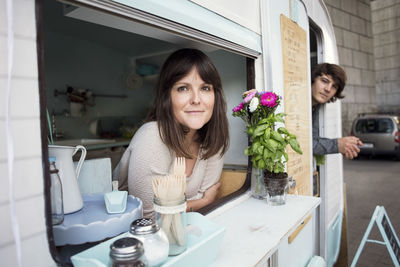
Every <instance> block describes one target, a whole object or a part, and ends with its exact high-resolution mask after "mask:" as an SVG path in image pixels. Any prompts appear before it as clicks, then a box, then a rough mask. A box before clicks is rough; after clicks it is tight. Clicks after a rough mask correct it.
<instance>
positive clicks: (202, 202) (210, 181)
mask: <svg viewBox="0 0 400 267" xmlns="http://www.w3.org/2000/svg"><path fill="white" fill-rule="evenodd" d="M223 165H224V159H223V157H221V156H220V154H216V155H214V156H212V157H211V158H209V159H207V165H206V170H205V172H204V176H203V177H202V179H203V180H202V181H201V184H200V187H199V188H198V190H197V194H196V196H194V197H192V200H188V201H187V210H188V211H190V210H193V211H197V210H198V209H200V208H202V207H204V206H207V205H208V204H211V203H212V202H214V201H215V199H216V197H217V194H218V189H219V188H220V186H221V184H220V183H219V182H218V181H219V178H220V177H221V173H222V168H223Z"/></svg>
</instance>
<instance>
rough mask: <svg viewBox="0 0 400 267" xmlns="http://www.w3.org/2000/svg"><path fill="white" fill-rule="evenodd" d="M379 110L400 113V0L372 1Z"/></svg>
mask: <svg viewBox="0 0 400 267" xmlns="http://www.w3.org/2000/svg"><path fill="white" fill-rule="evenodd" d="M371 10H372V11H371V18H372V23H373V25H372V33H373V36H374V54H375V71H376V73H375V77H376V95H377V105H378V108H379V111H382V112H388V111H389V112H396V113H400V0H377V1H373V2H371Z"/></svg>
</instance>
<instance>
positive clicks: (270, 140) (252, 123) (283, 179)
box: [233, 89, 303, 204]
mask: <svg viewBox="0 0 400 267" xmlns="http://www.w3.org/2000/svg"><path fill="white" fill-rule="evenodd" d="M280 101H281V97H279V96H278V95H276V94H275V93H273V92H265V91H264V92H258V91H257V90H256V89H252V90H250V91H247V92H245V93H244V94H243V101H242V102H241V103H240V104H239V105H238V106H236V107H235V108H233V116H234V117H240V118H242V119H243V120H244V121H245V123H246V129H247V134H248V136H249V139H250V145H249V147H247V148H246V150H245V151H244V152H245V154H246V155H248V156H250V157H251V162H252V164H253V170H252V186H251V187H252V195H253V196H254V197H256V198H264V197H267V198H268V201H269V202H270V203H271V204H284V203H285V197H286V192H287V187H288V182H289V177H288V174H287V173H286V172H285V163H286V162H287V161H288V160H289V159H288V154H287V153H286V147H287V145H289V146H290V147H291V148H292V149H293V150H294V151H295V152H297V153H299V154H302V153H303V152H302V150H301V148H300V145H299V143H298V141H297V139H296V136H295V135H293V134H291V133H289V131H288V130H287V129H286V128H285V127H284V126H283V125H284V123H285V120H284V116H285V114H284V113H275V111H276V109H277V107H278V106H279V105H280ZM278 124H282V126H279V125H278ZM257 174H258V175H257ZM265 189H266V196H265V195H264V192H265V191H263V190H265Z"/></svg>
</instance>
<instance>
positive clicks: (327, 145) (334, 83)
mask: <svg viewBox="0 0 400 267" xmlns="http://www.w3.org/2000/svg"><path fill="white" fill-rule="evenodd" d="M346 79H347V77H346V73H345V71H344V70H343V69H342V68H341V67H340V66H338V65H336V64H329V63H322V64H319V65H317V66H316V67H315V69H314V70H313V72H312V76H311V83H312V123H313V133H312V134H313V154H314V155H326V154H334V153H341V154H342V155H343V156H344V157H345V158H346V159H353V158H355V157H357V155H358V153H359V152H360V149H359V146H362V145H363V144H362V142H361V140H360V139H358V138H357V137H355V136H347V137H342V138H334V139H329V138H324V137H320V136H319V112H318V111H319V107H320V105H323V104H325V103H329V102H335V101H336V100H337V99H342V98H344V96H343V95H342V92H343V89H344V86H345V84H346Z"/></svg>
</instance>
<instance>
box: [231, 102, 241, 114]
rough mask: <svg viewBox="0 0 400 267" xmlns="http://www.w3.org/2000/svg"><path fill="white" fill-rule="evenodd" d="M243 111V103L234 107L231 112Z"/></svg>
mask: <svg viewBox="0 0 400 267" xmlns="http://www.w3.org/2000/svg"><path fill="white" fill-rule="evenodd" d="M242 109H243V103H240V104H239V105H237V106H236V107H234V108H233V110H232V111H233V112H239V111H241V110H242Z"/></svg>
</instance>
